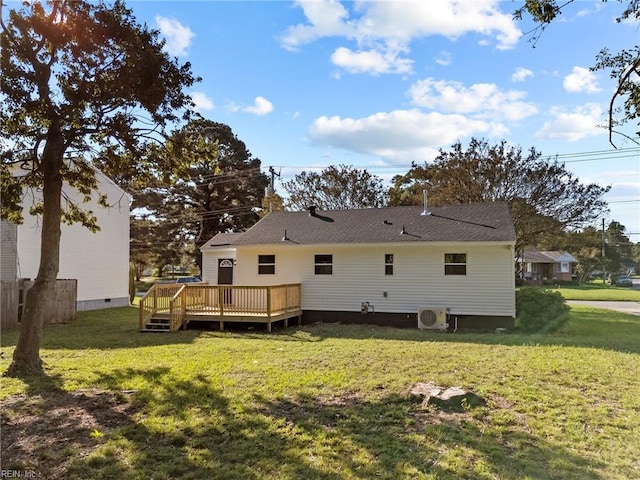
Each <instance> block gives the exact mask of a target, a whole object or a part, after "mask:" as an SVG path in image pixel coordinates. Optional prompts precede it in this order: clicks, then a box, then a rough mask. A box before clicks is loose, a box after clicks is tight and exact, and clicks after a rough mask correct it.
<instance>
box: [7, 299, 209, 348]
mask: <svg viewBox="0 0 640 480" xmlns="http://www.w3.org/2000/svg"><path fill="white" fill-rule="evenodd" d="M18 333H19V328H12V329H9V330H3V332H2V338H1V339H0V345H1V346H2V347H3V348H7V347H14V346H15V345H16V343H17V341H18ZM199 334H200V332H197V331H179V332H175V333H173V334H170V333H141V332H140V331H139V330H138V309H137V308H133V307H118V308H109V309H104V310H91V311H83V312H78V314H77V317H76V319H75V320H73V321H71V322H69V323H65V324H54V325H46V326H45V327H44V331H43V335H42V348H43V349H72V350H76V349H77V350H83V349H105V350H107V349H112V348H140V347H146V346H157V345H175V344H187V343H191V342H193V340H194V339H195V338H197V337H198V336H199Z"/></svg>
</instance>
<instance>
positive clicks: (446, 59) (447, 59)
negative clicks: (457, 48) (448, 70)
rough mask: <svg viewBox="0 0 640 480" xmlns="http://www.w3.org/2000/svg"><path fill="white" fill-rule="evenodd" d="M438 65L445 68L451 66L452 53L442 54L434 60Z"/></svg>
mask: <svg viewBox="0 0 640 480" xmlns="http://www.w3.org/2000/svg"><path fill="white" fill-rule="evenodd" d="M434 62H436V63H437V64H438V65H442V66H444V67H446V66H449V65H451V53H450V52H444V51H443V52H440V53H439V54H438V56H437V57H436V58H435V59H434Z"/></svg>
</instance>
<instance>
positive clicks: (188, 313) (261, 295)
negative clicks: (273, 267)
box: [139, 284, 302, 332]
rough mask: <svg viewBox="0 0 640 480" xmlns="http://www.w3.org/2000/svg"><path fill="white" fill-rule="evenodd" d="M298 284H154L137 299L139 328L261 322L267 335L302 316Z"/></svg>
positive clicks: (146, 330)
mask: <svg viewBox="0 0 640 480" xmlns="http://www.w3.org/2000/svg"><path fill="white" fill-rule="evenodd" d="M300 291H301V288H300V284H289V285H271V286H265V287H257V286H236V285H208V284H156V285H154V286H153V287H151V289H149V291H148V292H147V293H146V294H145V296H144V297H142V298H141V299H140V317H139V328H140V331H142V332H149V331H153V332H157V331H171V332H174V331H176V330H179V329H180V328H184V327H186V326H187V324H188V323H189V322H197V321H207V322H211V321H214V322H220V329H221V330H223V329H224V324H225V322H226V323H228V322H232V323H234V322H243V323H249V322H250V323H264V324H266V325H267V331H268V332H271V324H272V323H273V322H279V321H284V324H285V326H288V321H289V319H290V318H295V317H297V318H298V323H299V322H300V317H301V315H302V307H301V301H300V300H301V294H300Z"/></svg>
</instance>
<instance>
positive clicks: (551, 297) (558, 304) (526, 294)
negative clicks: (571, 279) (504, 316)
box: [516, 288, 569, 333]
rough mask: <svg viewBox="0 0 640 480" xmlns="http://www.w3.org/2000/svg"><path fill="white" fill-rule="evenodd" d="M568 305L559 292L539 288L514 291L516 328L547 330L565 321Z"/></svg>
mask: <svg viewBox="0 0 640 480" xmlns="http://www.w3.org/2000/svg"><path fill="white" fill-rule="evenodd" d="M568 313H569V306H568V305H567V304H566V303H565V300H564V298H562V295H561V294H560V293H559V292H555V291H551V290H545V289H541V288H521V289H520V290H518V291H516V328H517V329H518V330H520V331H522V332H527V333H533V332H549V331H552V330H554V329H556V328H558V327H559V326H560V325H562V324H563V323H564V322H566V321H567V318H568Z"/></svg>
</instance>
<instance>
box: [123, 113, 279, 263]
mask: <svg viewBox="0 0 640 480" xmlns="http://www.w3.org/2000/svg"><path fill="white" fill-rule="evenodd" d="M153 150H154V151H153V153H152V154H151V155H154V156H158V157H165V158H167V160H166V162H165V163H167V164H169V163H172V164H173V168H172V169H171V170H165V171H162V172H158V174H157V175H155V176H154V177H153V178H151V179H149V181H148V182H147V183H146V184H143V185H139V186H138V188H136V189H135V192H136V194H134V197H135V198H136V200H135V203H134V205H133V208H134V216H135V217H136V218H135V220H134V221H133V222H132V244H131V247H132V252H133V251H135V250H139V249H141V250H144V251H146V252H147V253H151V254H152V255H153V256H154V257H155V259H156V260H155V261H156V265H157V266H158V267H161V266H162V265H165V264H167V263H176V262H177V261H179V260H180V258H181V256H182V254H183V253H184V252H185V251H187V249H188V247H189V246H190V245H193V244H194V243H195V245H196V247H200V246H202V245H203V244H204V243H206V242H207V241H208V240H209V239H210V238H211V237H213V236H214V235H216V234H217V233H219V232H226V231H236V232H240V231H243V230H246V229H247V228H249V227H250V226H252V225H253V224H254V223H255V222H257V221H258V220H259V216H258V211H259V210H260V208H261V205H262V199H263V197H264V189H265V187H266V186H267V185H268V183H269V179H268V177H267V176H266V175H265V174H264V173H262V172H261V171H260V168H261V161H260V159H259V158H256V157H253V155H252V154H251V152H249V150H248V149H247V147H246V145H245V143H244V142H243V141H241V140H240V139H239V138H238V137H237V136H236V135H235V134H234V133H233V131H232V130H231V128H230V127H229V126H228V125H225V124H222V123H216V122H213V121H211V120H207V119H204V118H197V119H194V120H192V121H191V122H189V123H188V124H187V125H186V126H184V127H183V128H181V129H178V130H176V131H174V132H172V134H171V135H170V136H169V138H168V139H167V141H166V143H165V144H164V145H162V146H160V147H154V148H153ZM136 209H138V210H136ZM192 254H193V255H195V257H196V259H199V254H198V252H197V251H195V252H192Z"/></svg>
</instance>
